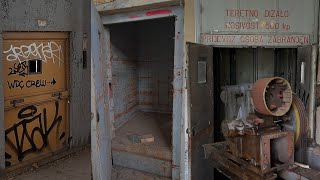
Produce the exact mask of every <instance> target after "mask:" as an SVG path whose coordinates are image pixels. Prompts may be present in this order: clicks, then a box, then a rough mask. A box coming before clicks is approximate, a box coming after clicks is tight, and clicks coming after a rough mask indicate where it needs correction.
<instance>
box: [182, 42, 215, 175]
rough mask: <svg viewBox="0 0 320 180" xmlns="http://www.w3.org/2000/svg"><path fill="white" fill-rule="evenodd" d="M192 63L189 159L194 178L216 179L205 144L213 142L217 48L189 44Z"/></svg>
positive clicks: (190, 64) (189, 59)
mask: <svg viewBox="0 0 320 180" xmlns="http://www.w3.org/2000/svg"><path fill="white" fill-rule="evenodd" d="M187 48H188V49H187V50H188V54H187V55H188V64H189V83H188V84H189V102H190V103H189V105H190V106H189V108H190V111H189V112H190V116H189V117H190V123H189V128H190V129H189V149H190V151H189V157H190V161H189V162H190V164H191V179H192V180H194V179H201V180H207V179H208V180H211V179H213V168H212V167H210V166H209V164H208V161H206V160H205V156H204V151H203V147H202V146H203V145H204V144H208V143H212V142H213V121H214V116H213V115H214V114H213V113H214V111H213V110H214V109H213V102H214V96H213V85H214V82H213V48H212V47H210V46H203V45H199V44H187Z"/></svg>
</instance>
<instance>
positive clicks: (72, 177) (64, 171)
mask: <svg viewBox="0 0 320 180" xmlns="http://www.w3.org/2000/svg"><path fill="white" fill-rule="evenodd" d="M7 179H8V180H90V179H91V160H90V149H84V150H82V151H80V152H77V153H75V154H72V155H69V156H67V157H64V158H62V159H60V160H57V161H55V162H52V163H49V164H47V165H44V166H42V167H39V168H37V167H35V168H33V169H32V170H29V171H27V172H24V173H22V174H20V175H17V176H14V177H8V178H7Z"/></svg>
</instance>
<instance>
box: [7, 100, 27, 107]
mask: <svg viewBox="0 0 320 180" xmlns="http://www.w3.org/2000/svg"><path fill="white" fill-rule="evenodd" d="M23 102H24V99H23V98H21V99H14V100H12V101H10V104H11V105H12V107H16V105H17V104H19V103H23Z"/></svg>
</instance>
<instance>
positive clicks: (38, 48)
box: [3, 41, 64, 65]
mask: <svg viewBox="0 0 320 180" xmlns="http://www.w3.org/2000/svg"><path fill="white" fill-rule="evenodd" d="M3 53H4V54H6V56H5V57H6V60H7V61H11V62H18V63H22V62H25V61H29V60H30V59H34V58H38V59H41V60H42V61H43V62H46V63H47V62H48V61H49V60H51V61H52V62H53V63H55V62H56V61H58V63H59V65H60V64H61V63H64V61H63V54H62V47H61V45H58V44H57V43H56V42H53V41H51V42H48V43H39V44H36V43H32V44H29V45H21V46H18V47H15V46H13V45H11V46H10V48H9V49H8V50H5V51H3Z"/></svg>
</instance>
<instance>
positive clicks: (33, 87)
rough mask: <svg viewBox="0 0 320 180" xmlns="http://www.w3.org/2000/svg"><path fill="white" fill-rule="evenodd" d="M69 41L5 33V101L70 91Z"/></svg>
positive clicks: (64, 36)
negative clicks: (68, 89)
mask: <svg viewBox="0 0 320 180" xmlns="http://www.w3.org/2000/svg"><path fill="white" fill-rule="evenodd" d="M41 36H42V38H41ZM25 37H28V38H25ZM67 42H68V41H67V34H58V33H50V34H45V33H43V34H42V33H28V34H26V33H6V34H4V45H3V56H4V61H5V63H4V76H5V77H6V76H7V78H6V81H5V82H6V86H5V87H4V93H5V97H6V98H5V100H9V99H13V98H20V97H25V96H34V95H40V94H46V93H53V92H56V91H65V90H67V83H68V78H66V71H67V67H68V66H67V65H68V64H67V62H66V51H65V49H66V47H67V46H68V44H67Z"/></svg>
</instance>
